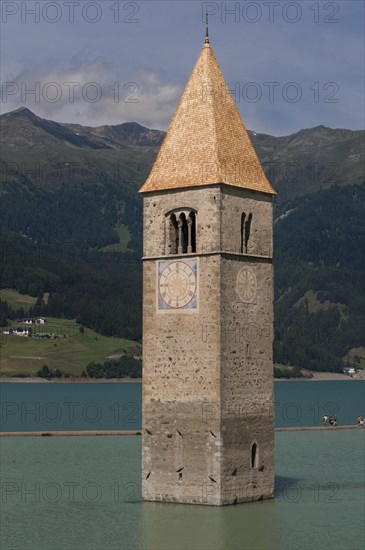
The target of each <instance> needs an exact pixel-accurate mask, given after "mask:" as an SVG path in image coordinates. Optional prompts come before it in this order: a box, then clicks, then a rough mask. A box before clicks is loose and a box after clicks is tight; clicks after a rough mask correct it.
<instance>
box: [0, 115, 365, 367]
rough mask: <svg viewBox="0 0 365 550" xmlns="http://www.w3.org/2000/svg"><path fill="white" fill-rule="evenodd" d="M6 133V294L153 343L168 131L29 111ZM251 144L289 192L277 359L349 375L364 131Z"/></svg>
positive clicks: (281, 229)
mask: <svg viewBox="0 0 365 550" xmlns="http://www.w3.org/2000/svg"><path fill="white" fill-rule="evenodd" d="M0 136H1V149H2V171H1V221H0V224H1V225H0V227H1V234H2V239H1V244H2V246H1V251H2V264H3V266H4V267H3V270H2V274H1V280H0V285H1V287H2V288H14V289H17V290H19V291H20V292H22V293H29V294H31V295H32V296H38V297H39V299H38V303H37V306H36V310H34V311H35V312H37V313H44V314H46V315H52V316H65V317H69V318H76V319H77V320H78V321H79V322H80V323H82V324H83V325H84V326H87V327H90V328H93V329H95V330H97V331H99V332H101V333H102V334H105V335H118V336H121V337H126V338H134V339H139V338H140V337H141V305H142V279H141V260H140V257H141V255H142V251H141V250H142V248H141V245H142V200H141V197H140V195H139V194H138V189H139V187H140V186H141V184H142V183H143V181H144V180H145V178H146V176H147V174H148V172H149V170H150V168H151V166H152V163H153V160H154V158H155V156H156V154H157V152H158V148H159V146H160V144H161V141H162V139H163V136H164V133H163V132H160V131H158V130H149V129H147V128H143V127H142V126H140V125H138V124H135V123H128V124H121V125H117V126H113V127H108V126H103V127H100V128H86V127H82V126H79V125H72V124H58V123H55V122H52V121H46V120H43V119H40V118H39V117H37V116H36V115H34V114H33V113H31V112H30V111H28V110H27V109H19V110H17V111H14V112H13V113H8V114H6V115H2V117H0ZM250 136H251V139H252V141H253V143H254V145H255V148H256V150H257V152H258V154H259V156H260V159H261V161H262V163H263V165H264V168H265V169H266V173H267V175H268V177H269V178H270V180H271V182H272V183H273V185H274V186H275V187H276V189H277V190H278V192H279V193H278V197H277V199H276V204H275V225H274V230H275V251H274V262H275V324H276V329H275V346H274V350H275V360H276V361H277V362H280V363H283V364H294V365H297V366H300V367H306V368H311V369H320V370H321V369H322V370H340V369H342V368H343V365H344V362H343V358H344V357H345V355H346V354H347V353H348V352H349V351H350V350H351V349H353V348H355V347H359V346H363V345H364V341H363V336H362V333H363V326H364V319H363V313H362V312H363V311H364V304H363V286H362V285H363V280H364V277H363V276H364V255H363V250H364V248H365V247H364V233H363V214H364V189H363V186H362V184H363V158H362V147H363V137H364V133H363V132H353V131H350V130H332V129H330V128H325V127H321V126H319V127H317V128H313V129H307V130H301V131H299V132H297V133H296V134H293V135H291V136H286V137H280V138H275V137H273V136H266V135H260V134H256V133H253V132H251V133H250ZM45 292H49V293H50V296H49V299H48V303H47V304H44V303H43V301H42V294H43V293H45ZM0 313H1V320H2V324H4V323H5V322H6V318H10V317H16V316H19V315H20V314H21V312H16V311H12V310H11V309H10V308H9V307H8V306H7V305H6V304H4V303H0Z"/></svg>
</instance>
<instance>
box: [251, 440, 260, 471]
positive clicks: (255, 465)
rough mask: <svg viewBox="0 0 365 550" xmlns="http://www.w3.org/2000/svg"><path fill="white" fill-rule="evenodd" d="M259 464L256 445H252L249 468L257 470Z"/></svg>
mask: <svg viewBox="0 0 365 550" xmlns="http://www.w3.org/2000/svg"><path fill="white" fill-rule="evenodd" d="M258 463H259V453H258V448H257V443H253V444H252V447H251V468H254V469H255V470H256V469H257V468H258Z"/></svg>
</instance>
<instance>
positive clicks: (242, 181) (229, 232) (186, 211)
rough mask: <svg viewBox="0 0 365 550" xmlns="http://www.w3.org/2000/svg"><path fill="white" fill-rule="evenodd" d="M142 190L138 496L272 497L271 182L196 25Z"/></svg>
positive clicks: (225, 500)
mask: <svg viewBox="0 0 365 550" xmlns="http://www.w3.org/2000/svg"><path fill="white" fill-rule="evenodd" d="M141 192H142V193H143V196H144V258H143V265H144V276H143V277H144V278H143V284H144V288H143V293H144V294H143V411H142V412H143V441H142V455H143V456H142V462H143V466H142V495H143V499H144V500H151V501H165V502H180V503H195V504H211V505H224V504H235V503H238V502H245V501H252V500H260V499H266V498H272V497H273V495H274V415H273V405H274V399H273V361H272V341H273V266H272V198H273V195H274V194H275V191H274V190H273V188H272V187H271V185H270V183H269V182H268V181H267V179H266V177H265V174H264V172H263V170H262V167H261V165H260V162H259V160H258V158H257V155H256V153H255V151H254V149H253V146H252V144H251V141H250V139H249V136H248V134H247V131H246V129H245V126H244V124H243V122H242V120H241V118H240V115H239V113H238V110H237V108H236V105H235V103H234V101H233V99H232V97H231V95H230V92H229V90H228V87H227V84H226V82H225V80H224V77H223V75H222V73H221V70H220V68H219V66H218V64H217V61H216V59H215V57H214V54H213V51H212V48H211V46H210V44H209V38H208V36H207V37H206V40H205V44H204V45H203V48H202V51H201V53H200V56H199V58H198V60H197V63H196V65H195V67H194V69H193V72H192V74H191V76H190V79H189V81H188V83H187V85H186V88H185V91H184V93H183V95H182V98H181V100H180V103H179V105H178V107H177V110H176V112H175V115H174V117H173V119H172V122H171V124H170V127H169V129H168V132H167V134H166V137H165V140H164V142H163V144H162V146H161V149H160V152H159V154H158V157H157V159H156V161H155V164H154V166H153V168H152V171H151V173H150V175H149V177H148V179H147V181H146V182H145V184H144V185H143V187H142V189H141Z"/></svg>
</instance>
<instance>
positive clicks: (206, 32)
mask: <svg viewBox="0 0 365 550" xmlns="http://www.w3.org/2000/svg"><path fill="white" fill-rule="evenodd" d="M205 43H206V44H209V29H208V12H207V13H206V14H205Z"/></svg>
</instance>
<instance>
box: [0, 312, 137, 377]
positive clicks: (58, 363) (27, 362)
mask: <svg viewBox="0 0 365 550" xmlns="http://www.w3.org/2000/svg"><path fill="white" fill-rule="evenodd" d="M14 326H17V325H16V323H14ZM33 330H35V329H34V328H33ZM36 330H37V332H53V333H55V334H62V336H63V337H62V338H61V339H57V340H46V339H44V340H35V339H32V338H21V337H19V336H12V335H4V334H2V335H1V355H0V373H1V375H2V376H5V375H8V376H15V375H19V374H29V375H31V376H35V375H36V372H37V371H38V370H39V369H40V368H41V367H42V366H43V365H44V364H46V365H48V367H50V368H51V369H60V370H62V372H64V373H68V374H72V375H76V376H77V375H80V374H81V372H82V371H83V369H84V368H85V367H86V365H87V364H88V363H90V362H91V361H95V362H104V361H105V360H106V359H107V357H108V356H110V355H112V354H118V353H120V354H122V353H124V352H127V353H131V354H133V353H139V351H138V346H137V347H136V342H133V341H131V340H124V339H121V338H113V337H106V336H101V335H100V334H98V333H96V332H94V331H92V330H89V329H85V332H84V333H81V332H80V330H79V325H78V324H77V323H76V322H75V321H71V320H68V319H55V318H48V323H47V325H45V326H40V327H37V329H36Z"/></svg>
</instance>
